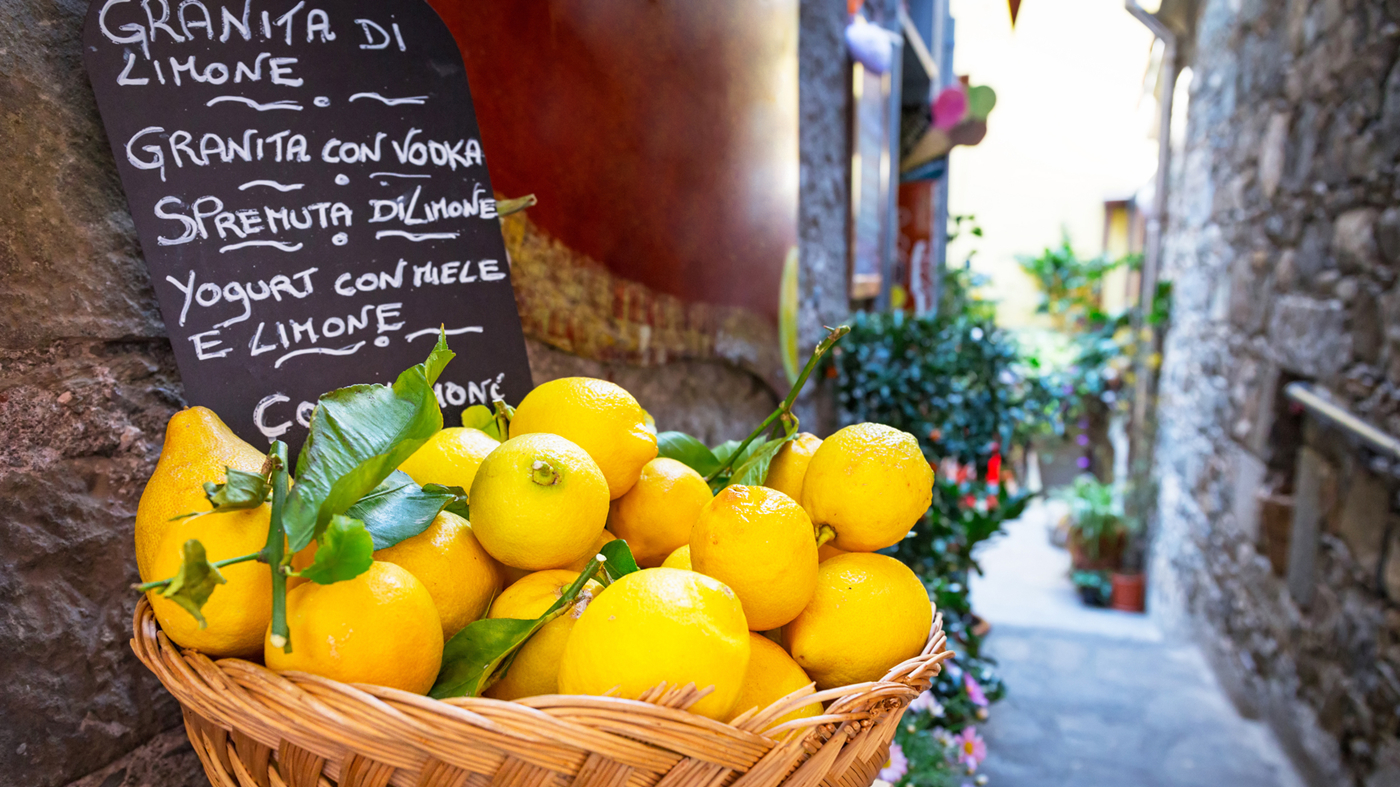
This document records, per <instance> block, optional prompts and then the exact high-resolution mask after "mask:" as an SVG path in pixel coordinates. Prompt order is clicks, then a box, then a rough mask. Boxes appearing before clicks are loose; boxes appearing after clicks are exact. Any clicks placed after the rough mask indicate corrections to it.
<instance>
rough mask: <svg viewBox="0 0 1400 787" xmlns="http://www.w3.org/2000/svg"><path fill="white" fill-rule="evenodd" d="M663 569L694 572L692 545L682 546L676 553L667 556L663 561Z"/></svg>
mask: <svg viewBox="0 0 1400 787" xmlns="http://www.w3.org/2000/svg"><path fill="white" fill-rule="evenodd" d="M661 567H662V568H679V569H684V570H686V571H692V570H693V569H692V567H691V565H690V544H682V545H681V546H680V548H679V549H677V550H676V551H675V552H672V553H671V554H669V555H667V556H666V559H665V560H663V561H661Z"/></svg>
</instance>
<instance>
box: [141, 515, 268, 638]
mask: <svg viewBox="0 0 1400 787" xmlns="http://www.w3.org/2000/svg"><path fill="white" fill-rule="evenodd" d="M264 508H266V506H264ZM267 517H268V515H267V514H266V513H264V514H263V516H262V519H261V520H259V519H258V517H256V516H235V515H227V514H221V515H210V516H203V517H199V518H198V519H182V520H180V521H178V522H174V523H171V527H170V528H169V529H167V530H166V531H165V535H164V537H163V538H162V539H161V542H160V545H159V546H157V547H156V548H155V549H154V550H152V555H151V557H150V561H151V562H150V564H149V565H148V566H147V569H148V570H149V572H150V574H149V576H147V575H146V574H143V575H142V577H141V579H142V580H143V581H147V582H151V581H155V580H158V579H168V578H170V577H173V576H175V574H176V573H177V572H178V571H179V570H180V562H181V561H182V560H183V558H184V553H183V551H182V550H183V547H184V545H185V542H186V541H188V540H189V539H191V538H193V539H198V540H199V542H200V543H201V544H202V545H203V546H204V556H205V557H206V558H207V559H208V560H209V562H211V563H212V562H214V561H217V560H225V559H227V558H231V557H238V556H240V555H247V554H250V553H252V552H257V551H259V550H261V549H262V548H263V547H264V546H265V545H266V544H267ZM219 573H221V574H223V576H224V579H225V580H227V581H226V583H225V584H222V585H218V586H216V587H215V588H214V592H213V593H212V594H211V595H210V596H209V600H208V601H207V602H205V604H204V609H203V610H202V613H203V615H204V619H205V620H206V621H207V623H208V625H207V626H206V627H205V628H203V629H201V628H200V627H199V621H198V620H196V619H195V618H194V616H193V615H191V614H190V613H189V612H187V611H186V610H185V609H184V608H183V607H181V606H179V605H178V604H176V603H175V602H174V601H171V600H169V599H166V598H162V597H161V596H160V591H159V590H152V591H149V592H148V593H147V594H146V596H147V598H149V599H150V600H151V608H152V611H154V612H155V615H156V620H157V621H158V622H159V623H160V627H161V629H162V630H163V631H165V634H166V636H168V637H170V639H171V640H173V641H174V642H175V644H177V645H179V646H181V647H185V648H194V649H195V650H198V651H201V652H202V653H204V655H206V656H209V657H210V658H215V659H217V658H223V657H225V656H239V657H247V656H256V655H257V653H258V650H259V649H260V648H261V647H262V639H263V632H265V631H266V630H267V625H268V622H269V621H270V620H271V619H272V572H271V571H270V570H269V568H268V566H267V564H266V563H259V562H257V561H249V562H246V563H235V564H233V565H231V566H224V567H223V568H221V569H219Z"/></svg>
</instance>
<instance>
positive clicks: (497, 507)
mask: <svg viewBox="0 0 1400 787" xmlns="http://www.w3.org/2000/svg"><path fill="white" fill-rule="evenodd" d="M471 507H472V508H471V516H472V530H473V531H475V532H476V537H477V538H478V539H479V540H480V541H481V545H482V546H484V547H486V551H487V552H490V553H491V556H492V557H494V558H496V559H497V560H499V561H501V562H502V563H505V564H506V565H508V566H514V567H516V568H528V569H534V570H538V569H543V568H559V567H561V566H567V565H569V564H570V563H573V562H574V561H575V560H578V559H580V558H582V557H584V556H586V555H588V554H590V552H591V550H592V549H593V545H594V544H596V543H597V542H598V536H599V534H601V533H602V532H603V525H604V524H606V523H607V520H608V482H607V481H606V480H604V479H603V474H602V473H601V472H599V470H598V465H597V463H595V462H594V461H593V460H592V459H591V458H590V457H589V456H588V454H587V453H585V452H584V451H583V449H582V448H579V447H578V446H576V445H574V444H573V443H571V442H569V441H568V440H566V439H564V438H562V437H559V436H558V435H553V434H525V435H521V436H520V437H512V438H511V439H509V440H507V441H505V442H504V443H501V445H500V446H499V447H498V448H497V449H496V450H494V451H492V452H491V454H490V455H489V456H487V457H486V459H485V460H484V461H483V462H482V463H481V467H480V468H479V469H478V470H477V473H476V480H474V481H472V488H471Z"/></svg>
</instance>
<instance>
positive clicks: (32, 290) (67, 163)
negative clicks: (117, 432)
mask: <svg viewBox="0 0 1400 787" xmlns="http://www.w3.org/2000/svg"><path fill="white" fill-rule="evenodd" d="M87 7H88V4H87V2H85V1H83V0H55V1H54V2H21V1H20V0H9V1H7V2H4V3H0V41H4V42H5V43H4V46H2V47H0V75H3V78H0V150H3V151H5V152H6V155H5V156H3V157H0V182H2V183H4V184H5V188H4V191H3V193H0V303H4V304H5V308H4V310H3V311H0V346H4V347H38V346H42V345H44V344H46V343H48V342H50V341H53V340H55V339H58V338H61V337H71V336H84V337H91V338H107V339H118V338H128V337H144V338H149V337H158V336H161V335H163V334H164V332H165V330H164V327H163V325H164V324H163V323H162V322H161V319H160V312H159V310H158V309H157V307H156V303H155V294H154V292H153V291H152V290H151V285H150V277H149V276H148V274H147V273H146V266H145V264H144V263H143V262H142V258H141V253H140V249H139V247H138V246H137V243H136V231H135V228H134V226H133V225H132V222H131V216H130V215H129V214H128V213H127V207H126V198H125V197H124V196H123V194H122V190H121V184H120V183H119V182H118V179H117V171H116V166H115V164H114V163H113V161H112V153H111V148H110V147H108V145H107V138H106V135H105V134H104V132H103V130H102V124H101V123H100V122H98V118H97V105H96V103H95V102H94V100H93V95H92V87H91V86H90V85H89V84H88V79H87V75H86V73H85V72H84V71H83V67H82V59H81V55H82V41H81V31H82V21H83V15H84V14H85V13H86V11H87Z"/></svg>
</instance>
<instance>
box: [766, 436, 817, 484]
mask: <svg viewBox="0 0 1400 787" xmlns="http://www.w3.org/2000/svg"><path fill="white" fill-rule="evenodd" d="M821 444H822V439H821V438H820V437H817V436H816V435H814V434H812V433H811V432H802V433H801V434H799V435H797V437H795V438H793V439H792V440H789V441H788V442H786V443H783V447H782V448H779V449H778V453H777V455H775V456H774V457H773V461H772V462H771V463H770V464H769V465H768V477H767V478H765V479H763V485H764V486H766V487H768V488H769V489H776V490H778V491H779V492H782V493H783V494H785V495H787V496H788V497H790V498H792V499H793V500H801V499H802V479H803V478H806V477H807V464H808V463H809V462H811V461H812V454H815V453H816V452H817V447H818V446H820V445H821Z"/></svg>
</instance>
